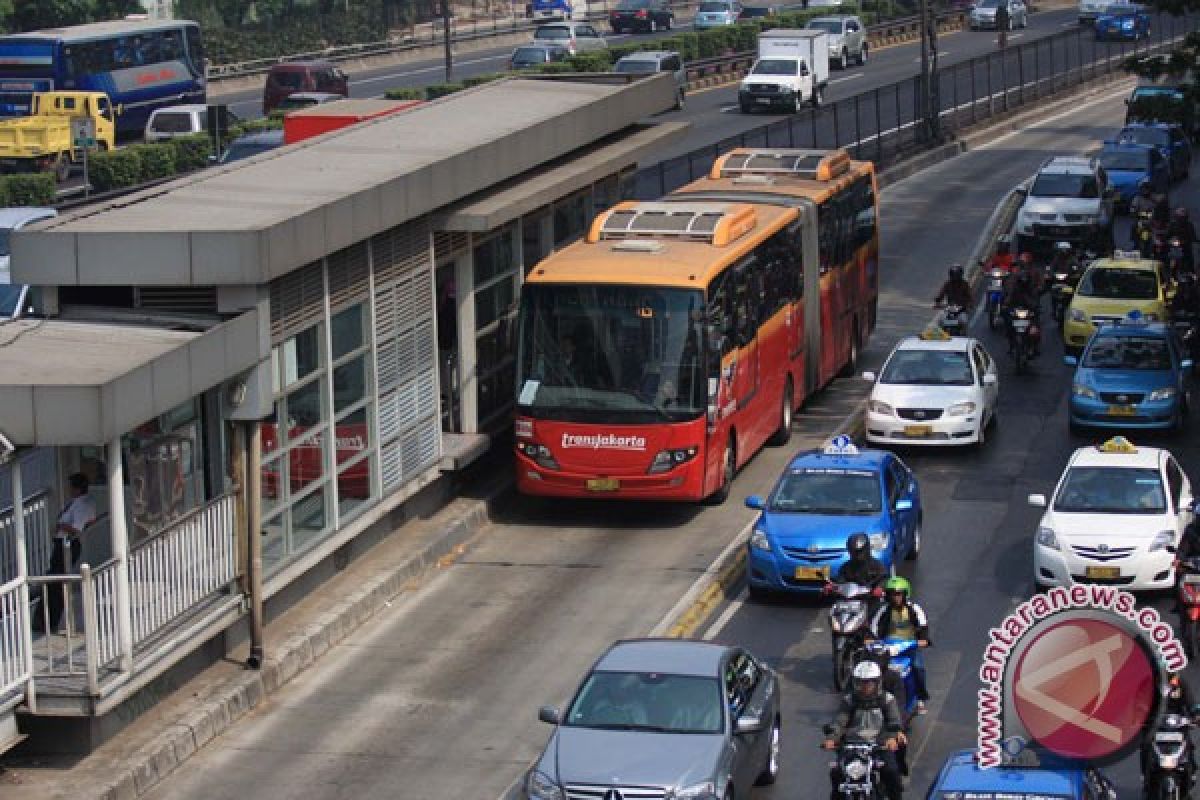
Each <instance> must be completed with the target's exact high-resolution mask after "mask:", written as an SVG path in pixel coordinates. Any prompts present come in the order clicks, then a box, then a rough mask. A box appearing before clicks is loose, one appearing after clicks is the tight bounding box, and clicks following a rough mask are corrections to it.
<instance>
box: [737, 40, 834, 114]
mask: <svg viewBox="0 0 1200 800" xmlns="http://www.w3.org/2000/svg"><path fill="white" fill-rule="evenodd" d="M828 85H829V34H828V33H827V32H825V31H818V30H787V29H782V28H781V29H776V30H769V31H763V32H762V33H760V34H759V35H758V59H757V60H756V61H755V62H754V66H752V67H751V68H750V71H749V72H747V73H746V77H745V78H743V79H742V84H741V86H739V87H738V104H739V105H740V106H741V108H742V112H743V113H747V114H748V113H750V112H751V111H754V110H755V109H757V108H778V107H780V106H783V107H784V108H788V109H792V110H795V111H799V110H800V109H801V107H802V106H803V105H804V104H805V103H812V105H813V106H814V107H816V106H819V105H821V100H822V98H823V96H824V94H825V87H826V86H828Z"/></svg>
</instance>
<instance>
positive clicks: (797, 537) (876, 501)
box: [746, 436, 921, 596]
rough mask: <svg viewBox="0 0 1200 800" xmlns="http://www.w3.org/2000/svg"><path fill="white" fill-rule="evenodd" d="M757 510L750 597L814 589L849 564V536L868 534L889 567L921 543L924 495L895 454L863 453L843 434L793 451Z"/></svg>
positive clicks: (755, 502) (753, 501) (756, 501)
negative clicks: (817, 446)
mask: <svg viewBox="0 0 1200 800" xmlns="http://www.w3.org/2000/svg"><path fill="white" fill-rule="evenodd" d="M746 505H747V506H748V507H749V508H753V509H756V510H757V511H759V512H760V513H759V516H758V519H757V520H756V521H755V523H754V529H753V532H752V533H751V536H750V541H749V543H748V545H747V547H748V548H749V554H748V560H747V568H746V574H747V578H748V583H749V588H750V594H751V596H762V595H765V594H767V593H769V592H797V593H817V592H820V591H821V589H822V588H823V587H824V585H825V582H826V581H828V580H830V579H831V578H832V577H833V576H834V575H835V574H836V573H837V571H838V568H839V567H841V565H842V564H843V563H845V561H846V539H847V538H849V536H850V535H851V534H853V533H859V532H862V533H866V534H867V535H868V536H869V537H870V539H871V550H872V551H873V553H874V555H875V557H876V558H878V559H879V560H880V561H882V562H883V563H884V564H885V565H887V566H888V567H892V566H893V565H894V564H895V563H896V562H897V561H899V560H900V559H902V558H910V559H911V558H916V557H917V554H918V553H919V552H920V548H921V493H920V488H919V487H918V486H917V479H916V476H915V475H913V473H912V471H911V470H909V468H908V467H907V466H905V465H904V462H902V461H901V460H900V459H899V458H898V457H897V456H896V455H895V454H893V453H889V452H887V451H885V450H868V449H862V450H860V449H859V448H858V447H856V446H855V445H854V444H853V442H851V440H850V437H848V436H837V437H835V438H834V439H832V440H830V442H829V443H828V444H827V445H826V446H825V447H823V448H821V449H817V450H806V451H804V452H801V453H798V454H797V455H796V456H795V458H793V459H792V460H791V462H790V463H789V464H788V465H787V467H786V468H785V469H784V471H783V474H782V475H781V476H780V477H779V480H778V481H777V482H776V484H775V487H774V488H773V489H772V490H771V493H770V494H769V495H767V497H766V499H763V498H762V497H759V496H758V495H752V496H750V497H747V498H746Z"/></svg>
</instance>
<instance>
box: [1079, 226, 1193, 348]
mask: <svg viewBox="0 0 1200 800" xmlns="http://www.w3.org/2000/svg"><path fill="white" fill-rule="evenodd" d="M1170 293H1171V287H1170V285H1169V281H1168V280H1167V278H1166V273H1165V272H1164V270H1163V265H1162V262H1159V261H1154V260H1152V259H1148V258H1142V257H1141V255H1140V254H1138V253H1136V252H1122V251H1120V250H1118V251H1116V252H1115V253H1113V257H1112V258H1100V259H1097V260H1096V261H1093V262H1092V264H1091V266H1090V267H1088V269H1087V272H1085V273H1084V274H1083V277H1082V278H1080V280H1079V285H1078V286H1077V287H1076V288H1075V293H1074V296H1073V297H1072V298H1071V304H1070V306H1068V308H1067V313H1066V315H1065V317H1064V319H1063V340H1064V342H1065V344H1066V347H1067V351H1068V352H1070V353H1074V354H1076V355H1078V354H1079V353H1080V352H1081V351H1082V350H1083V348H1084V345H1086V344H1087V343H1088V339H1090V338H1091V336H1092V334H1093V333H1095V332H1096V328H1097V327H1099V326H1100V325H1109V324H1113V323H1117V322H1120V321H1121V320H1122V319H1125V318H1126V317H1128V316H1129V312H1131V311H1137V312H1139V313H1141V315H1142V319H1144V320H1146V321H1147V322H1165V321H1166V319H1167V304H1168V301H1169V300H1170Z"/></svg>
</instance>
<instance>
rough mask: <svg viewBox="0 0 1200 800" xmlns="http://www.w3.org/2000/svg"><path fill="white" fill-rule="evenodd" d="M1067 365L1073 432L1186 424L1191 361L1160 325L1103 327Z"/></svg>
mask: <svg viewBox="0 0 1200 800" xmlns="http://www.w3.org/2000/svg"><path fill="white" fill-rule="evenodd" d="M1131 316H1132V315H1131ZM1065 361H1066V363H1067V365H1068V366H1074V367H1077V369H1076V370H1075V380H1074V381H1073V383H1072V385H1071V400H1070V403H1069V404H1068V417H1069V420H1070V425H1071V429H1072V430H1076V429H1079V428H1083V427H1091V428H1121V429H1124V428H1142V429H1155V428H1157V429H1165V428H1177V427H1179V426H1181V425H1182V424H1183V422H1184V420H1185V419H1186V416H1187V413H1188V402H1187V401H1188V397H1187V390H1188V378H1187V376H1188V374H1189V373H1190V372H1191V368H1192V361H1191V359H1190V358H1186V357H1185V356H1184V352H1183V345H1182V343H1181V342H1180V341H1179V338H1178V337H1177V336H1176V335H1175V333H1174V331H1172V330H1171V329H1170V328H1168V327H1167V326H1166V325H1164V324H1162V323H1147V322H1140V321H1139V320H1138V319H1137V318H1136V317H1134V319H1128V318H1127V319H1125V320H1123V321H1122V322H1121V323H1119V324H1115V325H1105V326H1104V327H1102V328H1100V329H1099V330H1097V331H1096V333H1095V334H1094V335H1093V336H1092V338H1091V339H1090V340H1089V341H1088V344H1087V347H1086V348H1085V349H1084V351H1083V355H1082V357H1080V358H1078V359H1076V358H1075V357H1074V356H1067V357H1066V358H1065Z"/></svg>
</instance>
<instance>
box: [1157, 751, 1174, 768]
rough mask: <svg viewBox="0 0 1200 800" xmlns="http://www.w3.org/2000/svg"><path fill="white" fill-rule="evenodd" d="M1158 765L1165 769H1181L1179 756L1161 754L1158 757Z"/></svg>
mask: <svg viewBox="0 0 1200 800" xmlns="http://www.w3.org/2000/svg"><path fill="white" fill-rule="evenodd" d="M1158 764H1159V766H1160V767H1162V768H1163V769H1179V756H1178V755H1169V754H1167V753H1160V754H1159V756H1158Z"/></svg>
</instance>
